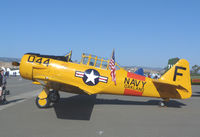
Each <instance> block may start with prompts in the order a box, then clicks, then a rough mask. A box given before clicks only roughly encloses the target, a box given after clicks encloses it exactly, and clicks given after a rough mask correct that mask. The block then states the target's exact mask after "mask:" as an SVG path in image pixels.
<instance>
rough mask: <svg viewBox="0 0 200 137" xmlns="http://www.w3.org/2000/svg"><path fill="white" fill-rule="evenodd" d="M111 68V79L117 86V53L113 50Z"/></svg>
mask: <svg viewBox="0 0 200 137" xmlns="http://www.w3.org/2000/svg"><path fill="white" fill-rule="evenodd" d="M109 67H110V70H111V73H110V75H111V77H112V81H114V82H115V85H116V72H115V70H116V69H115V51H114V50H113V52H112V57H111V60H110V62H109Z"/></svg>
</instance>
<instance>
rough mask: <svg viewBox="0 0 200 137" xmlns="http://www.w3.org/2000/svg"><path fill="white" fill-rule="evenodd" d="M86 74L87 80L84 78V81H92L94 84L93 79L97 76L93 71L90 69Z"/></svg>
mask: <svg viewBox="0 0 200 137" xmlns="http://www.w3.org/2000/svg"><path fill="white" fill-rule="evenodd" d="M85 75H86V76H87V80H86V83H88V82H90V81H91V82H92V83H93V84H95V79H96V78H98V77H99V76H96V75H95V74H94V71H93V70H92V71H91V73H90V74H85Z"/></svg>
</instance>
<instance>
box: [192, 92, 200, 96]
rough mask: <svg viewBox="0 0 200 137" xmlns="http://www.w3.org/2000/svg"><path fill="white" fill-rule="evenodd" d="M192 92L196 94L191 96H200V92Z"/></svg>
mask: <svg viewBox="0 0 200 137" xmlns="http://www.w3.org/2000/svg"><path fill="white" fill-rule="evenodd" d="M194 93H196V94H192V97H200V92H194ZM197 94H198V95H197Z"/></svg>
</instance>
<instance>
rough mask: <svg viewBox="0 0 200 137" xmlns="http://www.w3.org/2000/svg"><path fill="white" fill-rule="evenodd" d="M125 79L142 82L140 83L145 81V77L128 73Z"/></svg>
mask: <svg viewBox="0 0 200 137" xmlns="http://www.w3.org/2000/svg"><path fill="white" fill-rule="evenodd" d="M127 77H128V78H133V79H137V80H142V81H145V79H146V78H145V76H141V75H138V74H135V73H131V72H128V74H127Z"/></svg>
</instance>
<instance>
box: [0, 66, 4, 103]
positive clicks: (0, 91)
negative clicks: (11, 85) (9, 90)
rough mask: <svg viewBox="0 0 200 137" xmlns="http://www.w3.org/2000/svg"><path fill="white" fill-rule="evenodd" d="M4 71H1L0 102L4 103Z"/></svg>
mask: <svg viewBox="0 0 200 137" xmlns="http://www.w3.org/2000/svg"><path fill="white" fill-rule="evenodd" d="M3 73H4V72H3V69H0V102H2V95H3V77H4V76H3V75H4V74H3Z"/></svg>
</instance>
